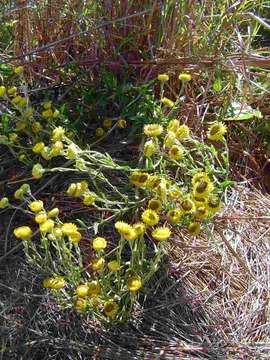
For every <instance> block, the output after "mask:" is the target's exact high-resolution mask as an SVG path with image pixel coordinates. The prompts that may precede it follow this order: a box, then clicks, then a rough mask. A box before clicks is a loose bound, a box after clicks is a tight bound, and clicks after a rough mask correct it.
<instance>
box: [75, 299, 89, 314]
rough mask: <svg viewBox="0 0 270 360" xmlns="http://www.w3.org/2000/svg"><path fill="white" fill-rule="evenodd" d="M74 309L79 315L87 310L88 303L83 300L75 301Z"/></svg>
mask: <svg viewBox="0 0 270 360" xmlns="http://www.w3.org/2000/svg"><path fill="white" fill-rule="evenodd" d="M73 307H74V309H75V310H76V311H78V312H79V313H81V312H84V311H86V309H87V301H86V300H85V299H83V298H78V299H75V301H74V303H73Z"/></svg>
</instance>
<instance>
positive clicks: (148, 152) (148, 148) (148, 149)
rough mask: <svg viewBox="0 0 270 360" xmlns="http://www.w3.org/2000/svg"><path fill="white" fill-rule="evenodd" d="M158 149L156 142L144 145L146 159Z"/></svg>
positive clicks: (149, 141)
mask: <svg viewBox="0 0 270 360" xmlns="http://www.w3.org/2000/svg"><path fill="white" fill-rule="evenodd" d="M156 149H157V146H156V144H155V143H154V141H153V140H148V141H146V143H145V144H144V148H143V153H144V155H145V156H146V157H148V158H149V157H151V156H152V155H153V154H154V153H155V151H156Z"/></svg>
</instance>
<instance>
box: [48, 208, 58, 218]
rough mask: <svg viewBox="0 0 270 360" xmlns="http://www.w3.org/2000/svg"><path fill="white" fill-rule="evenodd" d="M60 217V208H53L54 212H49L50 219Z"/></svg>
mask: <svg viewBox="0 0 270 360" xmlns="http://www.w3.org/2000/svg"><path fill="white" fill-rule="evenodd" d="M58 215H59V209H58V208H53V209H52V210H50V211H49V212H48V216H49V217H50V218H55V217H57V216H58Z"/></svg>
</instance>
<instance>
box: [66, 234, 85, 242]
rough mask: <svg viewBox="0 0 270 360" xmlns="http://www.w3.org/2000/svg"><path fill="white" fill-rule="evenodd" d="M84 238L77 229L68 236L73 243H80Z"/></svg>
mask: <svg viewBox="0 0 270 360" xmlns="http://www.w3.org/2000/svg"><path fill="white" fill-rule="evenodd" d="M81 238H82V235H81V233H80V232H79V231H75V232H74V233H72V234H70V235H69V236H68V239H69V241H70V242H72V244H78V243H79V242H80V240H81Z"/></svg>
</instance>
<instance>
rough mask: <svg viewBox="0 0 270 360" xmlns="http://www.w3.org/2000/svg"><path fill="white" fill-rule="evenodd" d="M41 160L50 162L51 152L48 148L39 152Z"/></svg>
mask: <svg viewBox="0 0 270 360" xmlns="http://www.w3.org/2000/svg"><path fill="white" fill-rule="evenodd" d="M40 155H41V156H42V157H43V159H45V160H51V158H52V152H51V149H50V148H49V146H45V147H44V148H43V150H42V151H41V154H40Z"/></svg>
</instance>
